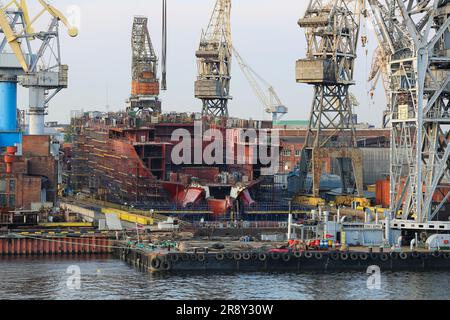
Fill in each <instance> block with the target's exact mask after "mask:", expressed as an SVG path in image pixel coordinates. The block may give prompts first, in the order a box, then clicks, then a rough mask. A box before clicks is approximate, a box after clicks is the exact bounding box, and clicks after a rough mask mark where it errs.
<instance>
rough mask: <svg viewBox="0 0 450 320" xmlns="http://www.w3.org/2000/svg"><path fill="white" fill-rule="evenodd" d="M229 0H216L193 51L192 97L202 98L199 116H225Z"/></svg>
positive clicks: (229, 69) (227, 92) (226, 108)
mask: <svg viewBox="0 0 450 320" xmlns="http://www.w3.org/2000/svg"><path fill="white" fill-rule="evenodd" d="M230 15H231V0H217V1H216V4H215V7H214V11H213V14H212V16H211V19H210V22H209V24H208V28H207V29H206V31H204V32H202V36H201V40H200V47H199V49H198V50H197V52H196V54H195V55H196V57H197V64H198V78H197V81H196V82H195V97H196V98H198V99H200V100H201V101H202V105H203V107H202V114H203V116H211V117H222V118H227V117H228V115H229V113H228V101H229V100H231V99H232V98H231V96H230V80H231V60H232V49H231V48H232V41H231V22H230Z"/></svg>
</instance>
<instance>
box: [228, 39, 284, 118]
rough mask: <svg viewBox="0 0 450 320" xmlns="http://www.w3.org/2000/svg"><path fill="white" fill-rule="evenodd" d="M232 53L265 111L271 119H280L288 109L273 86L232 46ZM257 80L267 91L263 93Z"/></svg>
mask: <svg viewBox="0 0 450 320" xmlns="http://www.w3.org/2000/svg"><path fill="white" fill-rule="evenodd" d="M233 53H234V56H235V57H236V60H237V62H238V64H239V66H240V68H241V70H242V73H243V74H244V76H245V77H246V78H247V81H248V83H249V84H250V86H251V87H252V89H253V91H254V92H255V94H256V96H257V98H258V99H259V101H260V102H261V104H262V105H263V106H264V108H265V111H266V112H267V113H268V114H271V115H272V121H278V120H280V119H281V118H282V117H283V116H284V115H285V114H287V112H288V109H287V108H286V107H285V106H284V104H283V103H282V102H281V100H280V98H279V97H278V95H277V93H276V91H275V89H274V88H273V86H271V85H270V84H269V83H268V82H267V81H266V80H264V78H262V77H261V76H260V75H259V74H258V73H256V71H255V70H253V69H252V68H251V67H250V66H249V65H248V63H246V62H245V60H244V59H243V58H242V56H241V55H240V54H239V52H238V51H237V50H236V48H235V47H233ZM258 80H259V81H260V82H261V84H263V85H264V86H265V89H266V90H267V93H265V92H264V89H263V88H262V87H261V86H260V85H259V84H258Z"/></svg>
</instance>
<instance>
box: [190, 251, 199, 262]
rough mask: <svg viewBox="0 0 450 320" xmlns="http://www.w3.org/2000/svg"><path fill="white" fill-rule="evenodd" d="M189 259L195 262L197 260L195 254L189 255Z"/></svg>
mask: <svg viewBox="0 0 450 320" xmlns="http://www.w3.org/2000/svg"><path fill="white" fill-rule="evenodd" d="M189 258H190V259H191V260H192V261H197V260H198V256H197V254H196V253H191V254H190V255H189Z"/></svg>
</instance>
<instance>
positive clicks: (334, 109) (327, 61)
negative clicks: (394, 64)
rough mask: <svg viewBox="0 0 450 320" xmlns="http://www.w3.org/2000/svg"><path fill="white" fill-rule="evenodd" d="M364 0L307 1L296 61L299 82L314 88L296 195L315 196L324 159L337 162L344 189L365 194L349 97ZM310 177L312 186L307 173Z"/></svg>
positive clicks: (300, 23) (316, 195)
mask: <svg viewBox="0 0 450 320" xmlns="http://www.w3.org/2000/svg"><path fill="white" fill-rule="evenodd" d="M364 8H365V1H363V0H351V1H346V0H311V1H310V3H309V6H308V8H307V10H306V14H305V16H304V18H302V19H300V20H299V22H298V24H299V26H300V27H301V28H305V29H306V39H307V44H308V50H307V59H303V60H298V61H297V70H296V75H297V82H299V83H307V84H310V85H313V86H314V99H313V104H312V110H311V115H310V123H309V129H308V134H307V137H306V141H305V146H304V149H303V152H302V158H301V163H300V181H301V183H300V190H299V191H300V193H303V194H312V195H313V196H314V197H319V193H320V178H321V174H322V168H323V160H324V158H326V157H330V156H331V157H335V158H337V159H338V160H339V163H340V168H341V176H342V185H343V193H350V194H352V193H355V191H356V193H358V194H362V192H363V181H362V179H363V178H362V177H363V176H362V167H361V161H362V155H361V153H360V152H359V150H358V149H357V148H356V147H357V141H356V132H355V123H354V117H353V110H352V106H353V105H352V98H351V94H350V92H349V88H350V86H351V85H353V84H354V81H353V73H354V67H355V59H356V50H357V45H358V38H359V33H360V25H361V17H362V13H363V12H364ZM308 173H312V175H313V187H312V190H306V184H305V182H306V177H307V175H308Z"/></svg>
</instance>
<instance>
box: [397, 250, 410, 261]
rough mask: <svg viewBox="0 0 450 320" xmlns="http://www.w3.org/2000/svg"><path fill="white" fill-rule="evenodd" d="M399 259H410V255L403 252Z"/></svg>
mask: <svg viewBox="0 0 450 320" xmlns="http://www.w3.org/2000/svg"><path fill="white" fill-rule="evenodd" d="M398 257H399V258H400V260H407V259H408V258H409V255H408V254H407V253H406V252H401V253H400V254H399V255H398Z"/></svg>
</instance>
